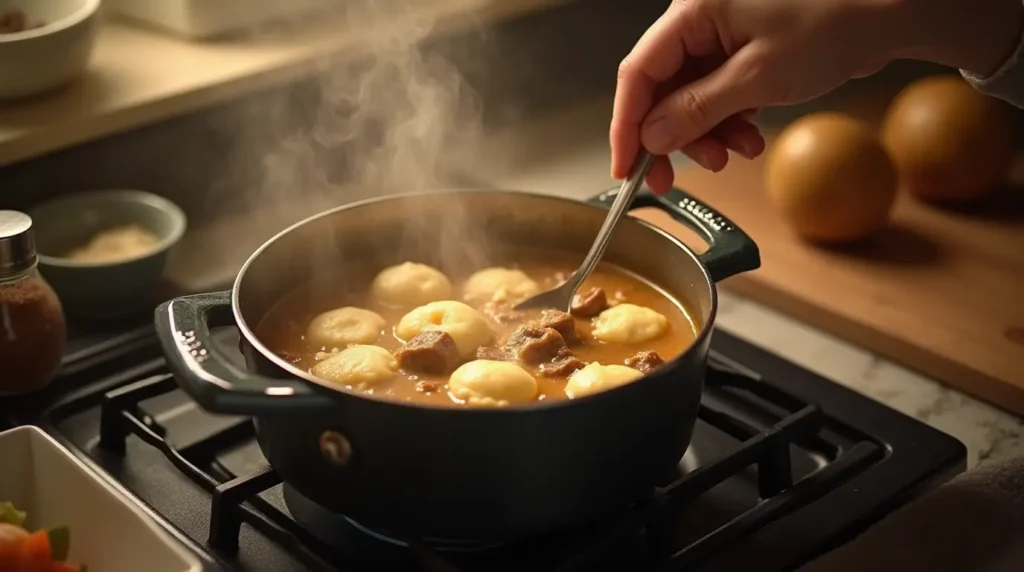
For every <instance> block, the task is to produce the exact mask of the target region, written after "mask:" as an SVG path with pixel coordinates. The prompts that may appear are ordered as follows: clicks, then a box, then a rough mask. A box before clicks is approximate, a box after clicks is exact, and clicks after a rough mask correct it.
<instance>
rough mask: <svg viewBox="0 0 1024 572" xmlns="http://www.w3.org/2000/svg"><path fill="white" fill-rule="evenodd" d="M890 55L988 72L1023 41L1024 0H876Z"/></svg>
mask: <svg viewBox="0 0 1024 572" xmlns="http://www.w3.org/2000/svg"><path fill="white" fill-rule="evenodd" d="M876 1H878V2H882V3H883V4H884V6H883V7H882V8H880V9H879V12H880V14H881V17H882V18H884V19H885V23H884V24H881V23H880V25H881V26H883V28H884V30H885V33H886V35H887V36H888V37H890V38H892V40H891V44H890V46H888V50H889V53H890V57H891V59H893V60H895V59H915V60H922V61H928V62H932V63H936V64H939V65H944V66H949V67H952V68H956V69H960V70H964V71H967V72H970V73H972V74H975V75H978V76H981V77H987V76H989V75H991V74H992V73H994V72H996V71H997V70H998V69H999V67H1000V66H1001V65H1002V64H1003V62H1004V61H1006V59H1007V58H1008V57H1009V56H1010V55H1011V54H1012V53H1013V52H1014V50H1015V49H1016V47H1017V45H1018V44H1019V43H1020V40H1021V34H1022V31H1024V3H1022V0H876Z"/></svg>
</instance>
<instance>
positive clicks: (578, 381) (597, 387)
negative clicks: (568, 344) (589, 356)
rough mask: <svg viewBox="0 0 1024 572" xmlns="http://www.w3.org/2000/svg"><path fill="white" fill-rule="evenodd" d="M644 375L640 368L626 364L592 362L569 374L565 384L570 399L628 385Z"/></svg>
mask: <svg viewBox="0 0 1024 572" xmlns="http://www.w3.org/2000/svg"><path fill="white" fill-rule="evenodd" d="M643 375H644V374H642V373H640V371H639V370H635V369H633V368H631V367H626V366H624V365H615V364H612V365H601V364H599V363H597V362H591V363H589V364H587V365H586V366H584V367H583V369H578V370H576V371H574V372H573V373H572V375H570V376H569V380H568V382H566V384H565V394H566V395H567V396H569V399H576V398H577V397H583V396H585V395H591V394H594V393H599V392H601V391H607V390H609V389H611V388H613V387H618V386H620V385H626V384H627V383H629V382H631V381H633V380H636V379H639V378H641V377H643Z"/></svg>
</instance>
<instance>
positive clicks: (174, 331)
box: [155, 291, 335, 415]
mask: <svg viewBox="0 0 1024 572" xmlns="http://www.w3.org/2000/svg"><path fill="white" fill-rule="evenodd" d="M155 314H156V315H155V318H156V334H157V337H158V338H159V340H160V346H161V348H162V349H163V353H164V356H165V358H166V360H167V367H168V368H169V369H170V370H171V373H172V374H174V377H175V378H176V379H177V380H178V383H179V385H180V386H181V388H182V389H183V390H185V392H186V393H188V394H189V395H190V396H191V397H192V398H193V399H195V400H196V401H197V402H198V403H199V404H200V405H201V406H202V407H203V408H204V409H206V410H208V411H211V412H214V413H224V414H231V415H264V414H268V413H275V412H293V411H295V410H299V409H301V410H308V409H323V408H330V407H334V406H335V404H334V401H333V400H332V399H331V398H330V397H329V396H327V395H323V394H320V393H317V392H316V391H315V390H314V389H313V388H312V387H310V386H309V385H308V384H306V383H305V382H303V381H299V380H290V379H273V378H269V377H263V376H259V375H254V374H251V373H249V372H247V371H244V370H242V369H240V368H239V367H237V366H236V365H234V364H233V363H231V361H230V360H229V359H228V358H227V356H225V355H224V354H223V352H222V351H221V350H220V348H218V347H217V345H216V344H214V343H213V340H212V338H211V336H210V328H211V327H220V326H234V325H235V320H234V316H233V315H232V312H231V292H230V291H228V292H212V293H208V294H194V295H191V296H182V297H180V298H175V299H173V300H169V301H167V302H164V303H163V304H160V306H158V307H157V309H156V313H155Z"/></svg>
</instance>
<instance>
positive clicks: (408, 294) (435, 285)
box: [370, 262, 452, 308]
mask: <svg viewBox="0 0 1024 572" xmlns="http://www.w3.org/2000/svg"><path fill="white" fill-rule="evenodd" d="M370 289H371V291H372V292H373V297H374V298H376V300H377V301H378V302H380V303H381V304H383V305H385V306H391V307H393V308H414V307H416V306H421V305H423V304H426V303H428V302H436V301H438V300H448V299H449V298H451V297H452V283H451V281H449V280H448V277H447V276H445V275H444V274H443V273H442V272H441V271H440V270H438V269H436V268H434V267H432V266H427V265H426V264H420V263H418V262H403V263H402V264H398V265H396V266H391V267H389V268H385V269H384V270H381V272H380V274H378V275H377V277H376V278H374V279H373V284H372V285H371V287H370Z"/></svg>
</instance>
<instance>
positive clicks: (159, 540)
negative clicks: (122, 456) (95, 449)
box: [0, 427, 202, 572]
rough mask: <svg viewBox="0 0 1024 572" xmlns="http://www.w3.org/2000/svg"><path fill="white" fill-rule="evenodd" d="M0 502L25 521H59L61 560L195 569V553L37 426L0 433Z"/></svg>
mask: <svg viewBox="0 0 1024 572" xmlns="http://www.w3.org/2000/svg"><path fill="white" fill-rule="evenodd" d="M0 501H10V502H12V503H14V505H15V506H16V507H17V508H18V509H19V510H23V511H26V512H27V513H28V522H26V528H28V529H30V530H35V529H39V528H52V527H55V526H67V527H68V529H69V530H70V533H71V551H70V553H69V554H68V561H69V562H71V563H75V564H84V565H86V566H87V567H88V568H89V570H94V571H96V572H141V571H144V572H200V571H201V570H202V567H201V565H200V563H199V561H198V559H197V558H196V557H195V556H193V555H192V554H191V553H190V552H188V550H187V549H186V548H185V547H184V546H182V544H181V543H179V542H178V541H176V540H175V539H174V538H173V537H171V535H170V534H168V533H167V532H166V531H165V530H164V529H163V528H162V527H161V526H160V525H159V524H158V523H157V522H156V521H154V520H153V519H152V518H150V517H149V516H147V515H146V514H145V512H144V511H143V509H142V508H141V507H140V506H139V505H138V504H137V502H136V501H134V500H132V499H131V498H130V497H129V495H128V493H126V492H125V491H123V490H122V489H121V488H120V487H118V486H117V485H115V484H113V483H112V482H110V481H108V480H107V478H106V477H103V476H100V475H99V474H97V473H96V472H94V471H93V470H92V469H90V468H89V467H87V466H86V465H85V463H83V462H82V461H80V460H79V459H78V458H76V457H75V456H74V455H72V454H71V453H70V452H69V451H68V450H67V449H65V448H64V447H62V446H61V445H60V444H59V443H57V442H56V441H55V440H53V439H52V438H51V437H50V436H49V435H47V434H46V433H44V432H43V431H42V430H40V429H39V428H37V427H18V428H16V429H11V430H9V431H4V432H3V433H0Z"/></svg>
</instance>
